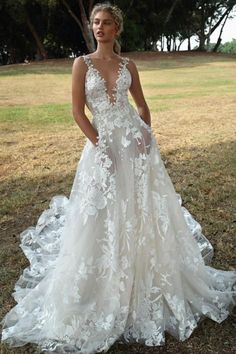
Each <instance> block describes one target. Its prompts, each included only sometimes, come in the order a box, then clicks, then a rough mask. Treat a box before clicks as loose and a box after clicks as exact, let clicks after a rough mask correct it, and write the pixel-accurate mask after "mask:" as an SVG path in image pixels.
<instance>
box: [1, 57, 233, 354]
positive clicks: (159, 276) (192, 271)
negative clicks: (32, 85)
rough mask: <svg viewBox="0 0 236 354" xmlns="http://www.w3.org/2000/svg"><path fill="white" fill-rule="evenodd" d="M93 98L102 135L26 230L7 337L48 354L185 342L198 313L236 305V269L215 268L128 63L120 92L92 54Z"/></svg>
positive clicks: (222, 312) (89, 90) (214, 313)
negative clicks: (138, 106) (143, 112)
mask: <svg viewBox="0 0 236 354" xmlns="http://www.w3.org/2000/svg"><path fill="white" fill-rule="evenodd" d="M82 57H83V59H84V61H85V62H86V64H87V66H88V70H87V73H86V79H85V94H86V103H87V106H88V107H89V109H90V110H91V112H92V114H93V119H92V124H93V125H94V127H96V129H97V131H98V133H99V141H98V143H97V145H96V146H94V145H93V144H92V143H91V142H90V140H89V139H87V141H86V144H85V146H84V149H83V151H82V155H81V158H80V160H79V162H78V167H77V172H76V176H75V179H74V183H73V186H72V190H71V193H70V197H69V198H67V197H66V196H63V195H57V196H55V197H53V199H52V200H51V202H50V208H49V209H48V210H45V211H44V212H43V214H42V215H41V216H40V218H39V220H38V223H37V225H36V227H29V228H28V229H26V230H25V231H24V232H22V233H21V248H22V249H23V251H24V253H25V255H26V256H27V257H28V259H29V261H30V267H28V268H26V269H25V270H24V272H23V274H22V275H21V276H20V278H19V280H18V281H17V283H16V285H15V292H14V293H13V296H14V298H15V300H16V301H17V305H16V306H15V307H13V308H12V309H11V310H10V311H9V312H8V313H7V314H6V316H5V317H4V319H3V320H2V325H3V331H2V341H4V342H6V343H8V344H9V345H10V346H22V345H24V344H26V343H28V342H30V343H35V344H36V345H37V346H38V347H39V348H40V350H41V351H42V352H47V353H50V352H55V353H70V354H71V353H83V354H90V353H96V352H101V351H103V350H104V351H105V352H106V351H107V350H108V349H109V348H110V347H111V346H112V344H113V343H114V342H116V341H117V342H119V343H132V342H139V343H143V344H145V345H147V346H159V345H163V344H164V342H165V331H166V332H169V333H170V334H171V335H173V336H175V337H176V338H177V339H178V340H180V341H183V340H185V339H187V338H188V337H189V336H190V335H191V333H192V332H193V330H194V328H196V326H197V324H198V322H199V320H201V319H203V318H204V317H209V318H211V319H212V320H214V321H217V322H219V323H220V322H221V321H223V320H224V319H225V318H226V317H227V316H228V315H229V313H230V312H231V311H232V308H233V307H234V306H235V303H236V272H235V271H223V270H217V269H214V268H212V267H210V266H209V262H210V261H211V257H212V254H213V250H212V246H211V244H210V242H209V241H208V240H207V239H206V238H205V237H204V235H203V234H202V232H201V226H200V225H199V223H198V222H197V221H196V220H195V219H194V218H193V216H192V215H191V214H190V213H189V212H188V210H187V209H186V208H184V207H183V206H182V202H181V197H180V195H179V194H177V193H176V192H175V189H174V187H173V184H172V182H171V180H170V177H169V175H168V173H167V171H166V169H165V166H164V164H163V162H162V159H161V156H160V152H159V147H158V144H157V141H156V139H155V136H154V134H153V131H152V128H151V127H149V126H148V125H147V124H146V123H145V122H144V121H143V120H142V119H141V117H140V116H139V115H138V113H137V111H136V110H135V109H134V107H133V106H132V105H131V104H130V103H129V101H128V89H129V87H130V84H131V74H130V72H129V70H128V68H127V63H128V58H122V60H121V62H120V64H119V71H118V72H117V80H116V83H115V85H114V88H113V95H109V94H108V92H107V86H106V81H105V80H104V78H102V76H101V73H100V72H99V71H98V69H96V67H95V66H94V64H93V63H92V61H91V59H90V58H89V56H82Z"/></svg>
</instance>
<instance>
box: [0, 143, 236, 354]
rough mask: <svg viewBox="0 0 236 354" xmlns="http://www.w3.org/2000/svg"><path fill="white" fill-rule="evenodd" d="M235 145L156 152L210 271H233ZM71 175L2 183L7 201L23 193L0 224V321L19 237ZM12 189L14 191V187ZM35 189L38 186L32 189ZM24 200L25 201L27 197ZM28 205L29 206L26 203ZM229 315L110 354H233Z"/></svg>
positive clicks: (20, 260) (19, 261)
mask: <svg viewBox="0 0 236 354" xmlns="http://www.w3.org/2000/svg"><path fill="white" fill-rule="evenodd" d="M234 151H235V142H234V141H228V142H222V143H218V144H214V145H211V146H209V147H207V148H204V149H200V148H195V147H192V148H190V149H187V148H185V149H177V150H173V151H167V152H166V153H165V154H162V159H163V161H165V163H166V168H167V171H168V173H169V175H170V177H171V179H172V182H173V184H174V186H175V189H176V191H177V192H178V193H180V194H181V196H182V198H183V205H184V206H185V207H186V208H187V209H188V210H189V211H190V212H191V213H192V215H193V216H194V217H195V218H196V220H197V221H199V222H200V224H201V225H202V226H203V230H204V234H205V235H206V236H207V237H208V239H209V240H210V241H211V242H212V244H213V245H214V249H215V256H214V259H213V263H212V265H213V266H215V267H216V268H221V269H229V268H230V267H233V262H234V261H235V258H234V257H235V256H234V242H235V241H234V237H235V231H234V229H235V223H236V220H235V219H234V216H233V215H234V214H233V213H234V208H233V206H234V202H235V196H234V193H235V192H234V190H235V185H234V183H235V171H234V170H233V169H235V166H236V164H235V154H234ZM74 175H75V171H74V173H71V174H68V175H65V176H60V179H59V178H58V180H57V179H56V178H55V176H49V177H47V178H38V179H33V180H32V179H27V180H25V179H17V180H16V179H15V180H13V181H12V184H11V183H10V184H9V185H8V191H7V192H8V193H7V196H8V198H9V199H10V200H11V198H12V196H13V195H14V194H16V193H19V194H20V193H21V194H25V195H26V196H27V197H26V199H25V202H24V204H22V205H21V206H18V208H17V211H16V210H14V208H11V205H10V204H9V210H7V213H9V215H10V216H12V220H13V221H12V222H7V223H4V222H2V224H1V234H2V235H1V253H0V256H1V279H2V280H1V281H2V289H3V291H2V294H3V295H2V296H3V297H2V303H3V307H2V310H1V311H2V313H1V317H2V316H3V315H4V313H6V312H7V311H8V310H9V309H10V308H11V307H12V306H13V303H14V302H13V300H12V298H11V296H10V294H11V292H12V290H13V286H14V283H15V281H16V280H17V278H18V276H19V274H20V273H21V271H22V269H23V268H25V267H26V266H27V265H28V263H27V260H26V259H25V257H24V255H23V254H22V252H21V250H20V249H19V237H18V236H19V233H20V232H22V231H23V230H24V229H25V228H27V227H28V226H31V225H35V224H36V221H37V220H38V217H39V215H40V214H41V212H43V211H44V210H45V209H47V208H48V204H49V201H50V199H51V198H52V197H53V196H54V195H61V194H64V195H66V196H67V197H68V196H69V193H70V189H71V186H72V182H73V178H74ZM16 186H17V187H16ZM36 186H40V189H37V188H36ZM27 198H28V199H27ZM32 201H33V202H32ZM235 316H236V313H235V311H234V312H233V313H232V315H231V316H229V318H228V319H227V320H225V321H224V322H223V323H222V324H217V323H215V322H213V321H211V320H209V319H206V320H205V321H203V322H201V323H200V324H199V326H198V328H197V329H195V331H194V332H193V334H192V336H191V337H190V338H189V339H188V340H187V341H185V342H178V341H177V340H176V339H174V338H173V337H171V336H170V335H168V334H167V335H166V345H165V346H164V347H161V348H157V347H153V348H152V347H146V346H143V345H138V344H135V345H121V344H114V345H113V347H112V348H111V349H110V350H109V352H108V353H110V354H118V353H126V354H127V353H129V354H130V353H142V354H145V353H173V354H177V353H181V354H185V353H186V354H187V353H189V354H199V353H201V354H204V353H206V354H208V353H211V352H214V353H225V354H226V353H227V354H230V353H233V348H235V345H236V336H235V332H234V330H235V327H234V326H235V322H234V319H235ZM2 353H4V354H8V353H9V354H10V353H18V354H20V353H22V354H23V353H24V354H29V353H37V352H36V351H33V347H31V346H27V347H24V349H19V348H18V349H16V350H15V351H14V349H13V350H9V351H8V348H7V347H6V346H2Z"/></svg>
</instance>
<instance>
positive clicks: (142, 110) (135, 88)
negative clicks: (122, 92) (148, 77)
mask: <svg viewBox="0 0 236 354" xmlns="http://www.w3.org/2000/svg"><path fill="white" fill-rule="evenodd" d="M128 69H129V71H130V73H131V75H132V83H131V86H130V89H129V90H130V93H131V95H132V97H133V99H134V102H135V104H136V106H137V110H138V113H139V115H140V117H141V118H142V119H143V120H144V121H145V123H146V124H148V125H149V126H151V115H150V111H149V108H148V105H147V103H146V101H145V98H144V95H143V90H142V86H141V83H140V79H139V73H138V70H137V67H136V65H135V64H134V62H133V61H132V60H130V61H129V64H128Z"/></svg>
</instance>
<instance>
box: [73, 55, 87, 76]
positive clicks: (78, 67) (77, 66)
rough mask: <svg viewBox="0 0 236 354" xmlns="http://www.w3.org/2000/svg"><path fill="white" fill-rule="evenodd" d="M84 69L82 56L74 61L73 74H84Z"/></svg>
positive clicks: (84, 64)
mask: <svg viewBox="0 0 236 354" xmlns="http://www.w3.org/2000/svg"><path fill="white" fill-rule="evenodd" d="M86 69H87V67H86V63H85V61H84V58H83V56H82V55H81V56H79V57H77V58H75V59H74V62H73V72H75V73H85V72H86Z"/></svg>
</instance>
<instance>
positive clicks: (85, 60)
mask: <svg viewBox="0 0 236 354" xmlns="http://www.w3.org/2000/svg"><path fill="white" fill-rule="evenodd" d="M82 58H83V59H84V62H85V64H86V65H87V67H88V68H92V67H93V64H92V61H91V59H90V58H89V57H88V56H86V55H82Z"/></svg>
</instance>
